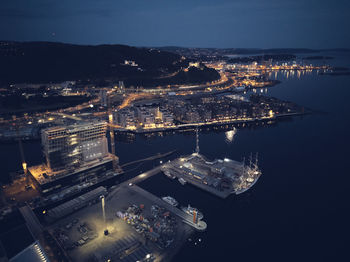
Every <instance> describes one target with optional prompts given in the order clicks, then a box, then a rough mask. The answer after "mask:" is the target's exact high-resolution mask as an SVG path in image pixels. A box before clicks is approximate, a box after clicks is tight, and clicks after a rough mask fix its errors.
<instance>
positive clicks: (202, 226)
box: [130, 185, 207, 231]
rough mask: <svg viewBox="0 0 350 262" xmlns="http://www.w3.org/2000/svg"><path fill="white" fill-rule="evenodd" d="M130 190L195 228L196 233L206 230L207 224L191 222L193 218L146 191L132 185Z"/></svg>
mask: <svg viewBox="0 0 350 262" xmlns="http://www.w3.org/2000/svg"><path fill="white" fill-rule="evenodd" d="M130 189H131V190H132V191H134V192H137V193H138V194H140V195H142V196H144V197H145V198H147V199H149V200H151V201H152V202H154V203H155V204H157V205H158V206H160V207H164V208H166V209H167V210H169V211H170V212H171V213H173V214H174V215H176V216H178V217H179V218H181V219H182V221H183V222H184V223H186V224H188V225H190V226H192V227H193V228H195V229H196V230H198V231H204V230H206V228H207V224H206V223H205V222H204V221H201V220H200V221H198V223H197V224H196V223H194V222H193V216H191V215H189V214H187V213H185V212H183V211H182V210H180V209H178V208H176V207H174V206H172V205H170V204H168V203H167V202H165V201H163V200H162V199H160V198H158V197H156V196H155V195H153V194H151V193H149V192H147V191H146V190H144V189H142V188H141V187H139V186H137V185H132V186H130Z"/></svg>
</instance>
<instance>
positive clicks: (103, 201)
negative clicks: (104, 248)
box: [100, 195, 108, 236]
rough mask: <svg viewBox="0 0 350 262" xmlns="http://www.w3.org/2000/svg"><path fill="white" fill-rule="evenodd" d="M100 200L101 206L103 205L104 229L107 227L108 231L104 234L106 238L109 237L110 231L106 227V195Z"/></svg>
mask: <svg viewBox="0 0 350 262" xmlns="http://www.w3.org/2000/svg"><path fill="white" fill-rule="evenodd" d="M100 199H101V204H102V216H103V225H104V227H106V229H105V230H104V234H105V236H107V235H108V229H107V226H106V212H105V196H104V195H102V196H100Z"/></svg>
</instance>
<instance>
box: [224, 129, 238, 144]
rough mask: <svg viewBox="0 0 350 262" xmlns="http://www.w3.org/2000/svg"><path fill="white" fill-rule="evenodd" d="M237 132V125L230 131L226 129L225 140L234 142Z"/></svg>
mask: <svg viewBox="0 0 350 262" xmlns="http://www.w3.org/2000/svg"><path fill="white" fill-rule="evenodd" d="M236 134H237V128H235V127H234V128H233V129H232V130H230V131H226V132H225V137H226V139H225V141H226V142H227V143H232V142H233V139H234V137H235V135H236Z"/></svg>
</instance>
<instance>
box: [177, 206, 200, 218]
mask: <svg viewBox="0 0 350 262" xmlns="http://www.w3.org/2000/svg"><path fill="white" fill-rule="evenodd" d="M181 210H182V211H184V212H185V213H187V214H189V215H191V216H193V214H194V212H196V214H197V217H198V220H201V219H203V213H201V212H200V211H199V210H198V209H197V208H195V207H191V206H190V205H188V206H187V207H181Z"/></svg>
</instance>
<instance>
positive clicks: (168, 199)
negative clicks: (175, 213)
mask: <svg viewBox="0 0 350 262" xmlns="http://www.w3.org/2000/svg"><path fill="white" fill-rule="evenodd" d="M162 199H163V201H165V202H167V203H168V204H170V205H172V206H174V207H176V206H177V205H178V204H179V203H178V202H177V201H176V200H175V198H173V197H171V196H165V197H162Z"/></svg>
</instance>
